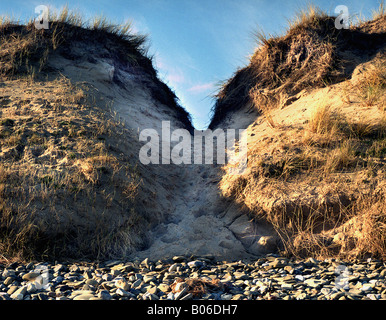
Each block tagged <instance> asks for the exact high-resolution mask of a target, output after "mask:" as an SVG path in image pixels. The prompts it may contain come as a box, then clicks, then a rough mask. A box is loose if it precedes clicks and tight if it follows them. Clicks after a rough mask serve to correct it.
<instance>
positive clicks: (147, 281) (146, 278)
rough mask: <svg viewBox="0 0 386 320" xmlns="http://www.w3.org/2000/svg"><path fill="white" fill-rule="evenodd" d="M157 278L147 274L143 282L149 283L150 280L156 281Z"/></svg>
mask: <svg viewBox="0 0 386 320" xmlns="http://www.w3.org/2000/svg"><path fill="white" fill-rule="evenodd" d="M155 280H156V279H155V277H154V276H149V275H145V276H144V277H143V282H145V283H149V282H151V281H155Z"/></svg>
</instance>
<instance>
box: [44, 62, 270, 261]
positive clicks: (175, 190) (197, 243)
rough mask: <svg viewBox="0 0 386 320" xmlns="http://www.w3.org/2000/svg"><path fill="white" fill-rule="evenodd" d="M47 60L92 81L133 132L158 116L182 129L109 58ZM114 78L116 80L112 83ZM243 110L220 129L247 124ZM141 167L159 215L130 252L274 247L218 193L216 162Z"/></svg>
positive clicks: (218, 252) (242, 253) (154, 125)
mask: <svg viewBox="0 0 386 320" xmlns="http://www.w3.org/2000/svg"><path fill="white" fill-rule="evenodd" d="M50 63H51V64H52V65H53V66H54V67H55V68H58V69H60V70H61V72H62V73H63V75H65V76H66V77H69V78H70V79H72V80H73V81H84V82H87V83H89V84H91V85H92V86H94V87H95V88H96V89H97V90H98V91H99V92H100V94H101V97H104V99H105V100H107V102H108V103H110V104H111V109H112V110H113V112H116V115H117V117H119V118H120V119H121V120H122V121H124V122H125V124H126V126H127V127H128V128H130V129H131V130H132V131H133V133H135V134H137V136H139V133H140V132H141V131H142V130H144V129H155V130H156V131H157V132H159V133H161V132H162V121H170V130H171V131H174V130H176V129H181V128H182V129H183V128H184V125H183V124H182V123H181V122H180V121H178V120H177V119H176V117H175V116H174V114H173V112H172V111H171V110H170V108H169V107H168V106H165V105H163V104H160V103H157V101H155V100H154V99H153V98H152V97H151V95H150V93H149V90H148V89H147V88H146V87H145V86H144V85H142V84H141V83H139V81H138V77H140V75H133V74H130V73H128V72H126V71H123V70H117V69H115V68H114V65H113V61H111V60H110V61H109V60H108V59H105V60H103V59H101V60H98V61H97V63H89V62H85V61H83V62H81V63H79V64H77V63H76V62H75V63H74V61H68V60H66V59H65V58H63V57H61V56H56V57H53V58H52V59H51V62H50ZM116 77H118V78H119V81H120V84H121V85H117V83H116V82H114V78H116ZM245 115H246V116H244V117H238V119H240V121H241V122H240V123H230V124H229V125H228V124H227V125H226V127H224V128H223V129H227V128H234V129H243V128H244V126H245V127H247V126H248V124H249V123H248V122H250V119H251V117H250V114H249V113H248V112H246V114H245ZM143 144H144V143H143ZM161 162H162V161H161ZM147 168H148V171H149V175H151V176H156V177H157V178H156V179H154V181H155V183H154V185H150V186H148V188H149V190H153V192H154V194H156V197H157V201H156V208H154V211H160V212H161V216H162V219H161V221H159V223H155V224H154V226H153V227H154V228H153V229H152V231H151V232H150V235H149V247H148V248H147V249H145V250H143V251H137V252H134V253H132V254H131V256H132V257H139V258H140V257H149V258H150V259H160V258H167V257H172V256H174V255H179V254H192V255H211V256H214V257H216V258H219V259H232V260H233V259H241V258H246V257H251V256H252V255H258V254H263V253H266V252H269V251H272V250H275V249H276V247H275V243H274V241H275V240H274V238H273V237H271V236H272V231H271V229H270V228H269V227H268V226H265V225H262V224H257V223H256V222H255V221H253V220H251V219H250V218H248V217H247V216H246V215H243V213H242V211H241V210H240V208H238V207H236V206H235V205H232V203H231V202H227V201H225V200H224V199H223V198H221V196H220V191H219V189H218V182H219V180H220V176H221V168H220V166H217V165H207V164H190V165H185V164H183V165H175V164H170V165H164V164H160V165H152V164H150V165H148V167H147ZM156 181H157V182H156ZM158 182H161V183H158ZM259 240H260V242H259Z"/></svg>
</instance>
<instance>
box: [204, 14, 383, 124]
mask: <svg viewBox="0 0 386 320" xmlns="http://www.w3.org/2000/svg"><path fill="white" fill-rule="evenodd" d="M384 20H385V16H384V15H381V14H379V16H378V17H377V20H376V21H374V25H372V26H369V25H368V24H366V23H364V24H363V25H359V26H352V27H351V28H350V29H348V30H338V29H336V28H335V18H334V17H329V16H327V15H326V14H325V13H323V12H322V11H320V10H318V9H316V8H314V7H310V8H309V10H304V11H302V12H300V13H299V14H298V16H297V18H296V19H294V21H292V22H290V28H289V30H288V31H287V33H286V34H285V35H284V36H282V37H274V36H272V37H270V38H268V37H267V36H266V35H265V34H264V32H261V31H259V32H257V33H256V42H257V44H258V47H257V49H256V51H255V53H254V55H253V56H252V57H251V59H250V64H249V65H248V66H247V67H245V68H243V69H240V70H238V71H237V72H236V73H235V74H234V76H233V77H232V78H231V79H229V81H228V82H226V83H225V84H224V85H223V86H222V88H221V90H220V91H219V93H218V94H217V100H216V103H215V105H214V107H213V110H212V112H213V116H212V121H211V124H210V128H215V127H216V126H217V125H218V124H219V123H220V122H221V121H222V120H223V119H224V117H225V116H226V115H227V114H228V112H234V111H237V110H238V109H240V108H242V107H243V106H245V105H246V104H252V105H253V106H254V107H255V108H256V109H257V110H260V111H263V113H264V111H267V110H270V109H272V108H276V107H284V106H286V105H288V104H289V103H290V102H291V100H290V99H292V98H293V97H295V96H296V94H298V93H299V92H301V91H302V90H304V89H307V88H316V87H324V86H326V85H329V84H332V83H337V82H339V81H342V80H344V79H347V78H349V77H350V75H351V73H352V71H353V69H354V68H355V66H356V65H357V64H358V63H359V62H363V61H362V60H363V58H364V55H362V54H361V53H360V51H359V50H363V51H365V52H366V54H365V55H370V56H371V55H372V54H374V53H376V52H377V51H378V50H379V48H380V47H382V46H383V45H384V38H383V34H382V33H378V32H377V30H380V28H381V26H382V25H383V24H384ZM364 30H366V31H364ZM351 39H355V41H354V40H351ZM348 51H349V52H350V54H349V55H347V52H348ZM370 94H373V93H370ZM374 94H377V93H374Z"/></svg>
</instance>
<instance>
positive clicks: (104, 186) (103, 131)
mask: <svg viewBox="0 0 386 320" xmlns="http://www.w3.org/2000/svg"><path fill="white" fill-rule="evenodd" d="M3 84H5V86H3V87H2V88H0V92H1V97H2V98H1V100H0V103H1V105H2V109H1V110H2V117H1V124H2V125H1V126H0V146H1V152H0V158H1V167H0V190H1V192H0V208H1V212H2V215H1V228H0V236H1V244H0V247H1V252H2V254H3V255H6V256H14V255H19V256H20V257H22V258H26V259H28V258H32V257H40V258H47V257H62V256H73V257H76V256H77V255H81V256H83V257H87V256H89V255H91V256H93V257H103V256H105V255H114V254H117V253H120V252H122V250H128V249H129V248H134V247H136V246H138V245H142V244H143V241H144V239H145V238H146V237H144V236H143V234H142V233H143V232H144V229H146V225H147V222H146V219H147V218H148V217H147V216H146V213H145V212H143V210H142V211H141V210H140V209H138V203H139V197H140V195H141V192H140V189H141V180H142V178H141V172H140V170H139V169H138V168H137V167H136V161H134V160H133V159H135V158H134V156H133V154H132V153H133V152H135V150H136V148H135V143H136V140H135V138H134V137H133V136H132V135H131V134H130V133H129V132H128V131H127V129H125V128H124V127H123V126H122V124H120V123H119V122H117V121H116V120H115V119H114V117H113V115H111V114H109V111H108V106H106V105H104V104H103V103H100V102H97V103H96V104H95V95H94V94H95V93H94V92H92V91H91V89H86V88H85V87H83V88H81V87H79V86H75V85H73V84H72V83H71V82H70V81H69V80H68V79H66V78H61V79H55V80H53V81H45V82H37V81H35V82H33V83H31V82H29V81H26V80H23V79H19V80H9V81H6V82H3ZM128 150H131V151H130V152H131V153H130V152H128Z"/></svg>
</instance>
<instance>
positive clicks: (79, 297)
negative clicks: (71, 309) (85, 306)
mask: <svg viewBox="0 0 386 320" xmlns="http://www.w3.org/2000/svg"><path fill="white" fill-rule="evenodd" d="M92 298H95V296H94V295H93V294H91V293H84V294H80V295H77V296H75V297H74V298H73V300H91V299H92Z"/></svg>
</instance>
